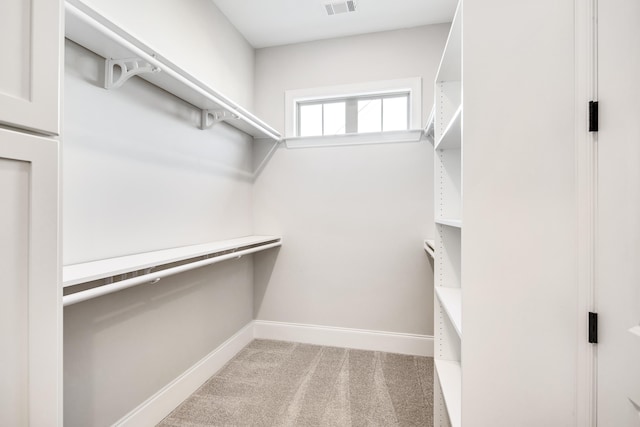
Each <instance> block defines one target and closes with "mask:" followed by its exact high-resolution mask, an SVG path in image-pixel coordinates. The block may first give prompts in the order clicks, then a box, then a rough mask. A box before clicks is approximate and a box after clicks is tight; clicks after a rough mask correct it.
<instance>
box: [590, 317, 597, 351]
mask: <svg viewBox="0 0 640 427" xmlns="http://www.w3.org/2000/svg"><path fill="white" fill-rule="evenodd" d="M589 342H590V343H592V344H597V343H598V313H593V312H591V311H590V312H589Z"/></svg>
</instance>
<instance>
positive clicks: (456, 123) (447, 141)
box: [435, 106, 462, 150]
mask: <svg viewBox="0 0 640 427" xmlns="http://www.w3.org/2000/svg"><path fill="white" fill-rule="evenodd" d="M461 124H462V106H460V107H458V109H457V110H456V112H455V114H454V115H453V118H452V119H451V121H450V122H449V124H448V125H447V127H446V128H445V130H444V132H443V133H442V136H440V139H439V140H438V142H437V143H436V146H435V148H436V150H455V149H460V143H461V142H462V126H461Z"/></svg>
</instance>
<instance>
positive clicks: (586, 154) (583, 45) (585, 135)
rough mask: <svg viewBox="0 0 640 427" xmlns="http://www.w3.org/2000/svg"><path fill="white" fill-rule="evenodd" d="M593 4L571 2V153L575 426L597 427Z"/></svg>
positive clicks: (595, 41) (594, 33)
mask: <svg viewBox="0 0 640 427" xmlns="http://www.w3.org/2000/svg"><path fill="white" fill-rule="evenodd" d="M596 10H597V0H588V1H586V2H581V1H576V2H575V64H576V65H575V129H576V133H575V134H576V140H575V150H576V151H575V152H576V187H577V194H578V200H577V202H578V209H577V213H576V214H577V227H578V245H577V248H578V264H577V268H578V284H579V285H578V301H577V302H578V319H577V322H578V331H577V332H578V334H577V337H576V340H577V350H578V351H577V360H576V425H579V426H585V427H595V426H596V407H597V401H596V392H597V389H596V387H597V384H596V381H597V354H596V352H597V348H596V346H594V345H593V344H589V343H588V342H587V335H588V332H587V331H588V322H587V312H589V311H595V309H596V305H595V304H596V301H595V272H594V265H595V247H596V207H597V193H596V184H595V183H596V174H597V167H596V162H597V160H596V159H597V133H595V132H591V133H590V132H588V116H587V103H588V102H589V101H590V100H597V95H598V91H597V38H596V37H597V19H596V18H597V16H596Z"/></svg>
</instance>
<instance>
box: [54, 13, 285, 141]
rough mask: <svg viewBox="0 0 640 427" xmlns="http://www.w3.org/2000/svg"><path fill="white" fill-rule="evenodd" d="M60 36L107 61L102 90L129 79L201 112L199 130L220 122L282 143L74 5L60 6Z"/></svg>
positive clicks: (248, 115)
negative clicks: (145, 83) (62, 14)
mask: <svg viewBox="0 0 640 427" xmlns="http://www.w3.org/2000/svg"><path fill="white" fill-rule="evenodd" d="M65 21H66V23H65V36H66V37H67V38H68V39H69V40H72V41H74V42H76V43H78V44H79V45H81V46H84V47H85V48H87V49H89V50H91V51H92V52H94V53H96V54H98V55H100V56H102V57H103V58H105V59H106V61H107V62H106V73H105V87H106V88H107V89H110V88H117V87H119V86H121V85H122V84H124V82H125V81H126V80H127V79H128V78H129V77H132V76H134V75H137V76H140V77H141V78H143V79H145V80H147V81H149V82H150V83H152V84H154V85H156V86H158V87H160V88H162V89H164V90H165V91H167V92H169V93H171V94H173V95H175V96H177V97H178V98H180V99H183V100H184V101H186V102H188V103H190V104H192V105H193V106H195V107H197V108H199V109H200V110H201V111H202V122H201V126H200V127H201V128H203V129H204V128H207V127H210V126H211V125H213V124H215V123H216V122H225V123H227V124H229V125H231V126H233V127H235V128H237V129H239V130H241V131H242V132H245V133H247V134H249V135H252V136H254V137H256V138H270V139H272V140H275V141H278V142H279V141H281V140H282V137H281V135H280V134H279V133H278V131H276V130H275V129H273V128H272V127H271V126H269V125H267V124H266V123H265V122H263V121H262V120H260V119H259V118H257V117H256V116H254V115H253V114H251V113H249V112H248V111H246V110H245V109H243V108H242V107H240V106H239V105H237V104H236V103H234V102H233V101H231V100H230V99H229V98H227V97H225V96H224V95H222V94H221V93H219V92H217V91H215V90H214V89H212V88H210V87H208V86H207V85H205V84H204V83H203V82H201V81H199V80H197V79H196V78H195V77H193V76H192V75H190V74H189V73H187V72H186V71H185V70H183V69H181V68H180V67H178V66H177V65H175V64H173V63H172V62H171V61H169V60H168V59H166V58H163V57H162V56H160V55H159V54H158V53H156V52H154V51H153V49H151V48H150V47H149V46H147V45H145V44H144V43H142V42H141V41H140V40H137V39H136V38H135V37H133V36H131V35H130V34H128V33H127V32H126V31H124V30H123V29H122V28H119V27H118V26H117V25H115V24H114V23H112V22H111V21H109V20H107V19H106V18H104V17H103V16H101V15H100V14H98V13H97V12H96V11H94V10H92V9H91V8H90V7H88V6H87V5H85V4H83V3H82V2H81V1H78V0H67V1H66V2H65Z"/></svg>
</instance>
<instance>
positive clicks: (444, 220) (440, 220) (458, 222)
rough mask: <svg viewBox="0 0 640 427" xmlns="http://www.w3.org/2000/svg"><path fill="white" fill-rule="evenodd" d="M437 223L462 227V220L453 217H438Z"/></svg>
mask: <svg viewBox="0 0 640 427" xmlns="http://www.w3.org/2000/svg"><path fill="white" fill-rule="evenodd" d="M436 224H440V225H447V226H449V227H455V228H462V220H460V219H453V218H436Z"/></svg>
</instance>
